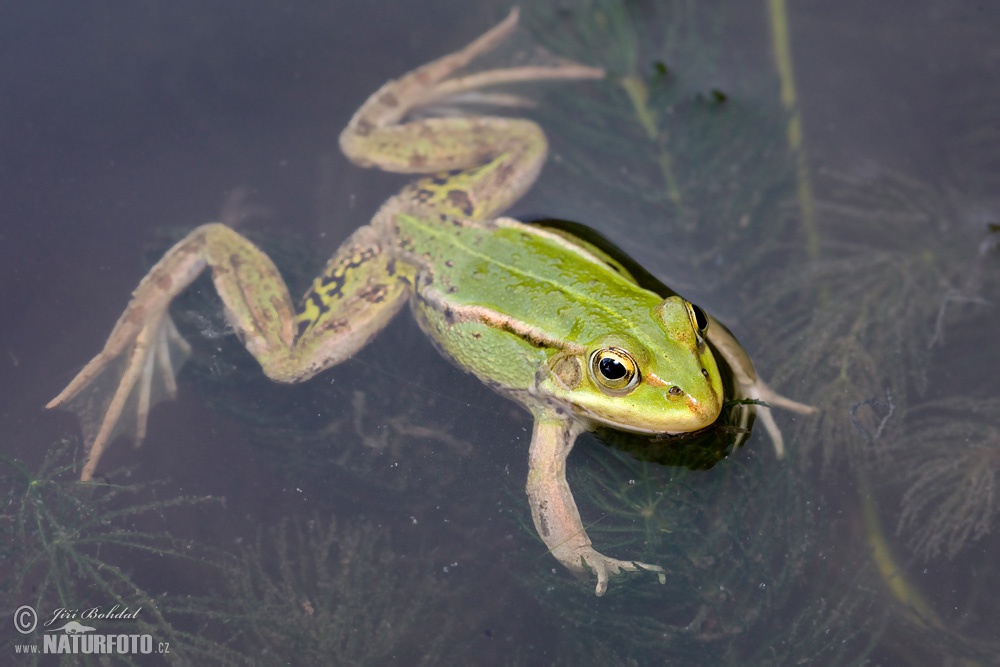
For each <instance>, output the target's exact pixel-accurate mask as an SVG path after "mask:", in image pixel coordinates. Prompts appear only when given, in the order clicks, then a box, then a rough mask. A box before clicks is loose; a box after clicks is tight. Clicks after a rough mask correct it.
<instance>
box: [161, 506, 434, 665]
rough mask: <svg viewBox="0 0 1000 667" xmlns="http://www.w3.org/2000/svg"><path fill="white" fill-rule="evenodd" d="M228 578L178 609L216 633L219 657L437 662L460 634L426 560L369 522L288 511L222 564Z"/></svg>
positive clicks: (234, 660)
mask: <svg viewBox="0 0 1000 667" xmlns="http://www.w3.org/2000/svg"><path fill="white" fill-rule="evenodd" d="M221 581H222V584H223V586H222V590H220V591H218V592H217V594H216V595H215V596H213V597H206V598H192V599H190V600H188V601H187V602H186V603H185V605H184V606H183V608H181V609H179V610H178V611H180V612H183V613H185V614H187V615H191V616H193V617H195V618H199V619H201V620H202V622H203V623H204V625H205V629H204V632H206V633H208V634H209V635H211V636H216V637H219V641H218V642H217V650H216V651H215V654H214V655H213V656H212V658H213V660H214V661H216V662H218V663H219V664H227V665H242V664H246V665H272V664H273V665H286V664H288V659H289V658H288V656H292V655H294V656H296V660H298V661H299V662H301V663H302V664H338V665H382V664H387V663H388V662H393V661H395V662H399V663H400V664H407V665H435V664H442V659H443V656H444V655H445V653H446V649H447V648H448V647H449V646H450V645H451V644H452V643H453V642H449V631H450V626H449V621H447V620H445V621H444V622H443V623H442V622H441V620H440V619H441V618H445V619H447V618H449V615H448V614H446V613H444V612H443V611H442V609H441V608H440V607H441V606H442V604H443V600H442V597H441V595H440V593H435V591H436V590H438V587H437V586H436V582H434V581H433V580H432V578H431V575H430V572H429V570H427V571H425V570H422V569H421V567H420V560H419V559H417V560H413V561H411V560H407V559H406V558H404V557H403V556H400V555H398V554H396V553H395V552H394V551H392V549H391V548H390V545H389V541H388V538H387V535H386V532H385V530H382V529H378V528H375V527H374V526H372V525H369V524H361V525H359V526H357V527H353V526H347V527H345V526H338V525H337V524H336V522H335V521H333V520H329V521H327V520H321V519H319V518H316V517H314V518H312V519H310V520H307V521H289V520H285V521H282V522H281V523H280V524H278V525H277V526H275V527H272V528H271V529H269V530H262V531H261V532H260V534H259V536H258V538H257V541H256V543H255V544H253V545H251V546H246V547H243V548H242V549H241V550H240V552H239V553H238V554H237V555H236V557H235V558H233V559H231V560H230V562H229V563H228V564H226V565H224V566H223V568H222V578H221ZM431 612H437V613H434V614H433V616H431ZM431 617H433V618H434V619H435V620H434V621H433V627H432V628H429V627H428V625H429V624H430V623H429V622H428V619H429V618H431Z"/></svg>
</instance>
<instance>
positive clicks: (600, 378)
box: [590, 347, 639, 396]
mask: <svg viewBox="0 0 1000 667" xmlns="http://www.w3.org/2000/svg"><path fill="white" fill-rule="evenodd" d="M590 375H591V376H592V377H593V378H594V381H595V382H597V384H598V386H599V387H600V388H601V389H602V390H603V391H604V392H605V393H607V394H611V395H612V396H622V395H624V394H627V393H629V392H630V391H632V390H633V389H635V388H636V386H637V385H638V384H639V369H638V368H637V367H636V364H635V359H633V358H632V355H631V354H629V353H628V352H627V351H625V350H623V349H622V348H620V347H606V348H602V349H600V350H595V351H594V353H593V354H592V355H590Z"/></svg>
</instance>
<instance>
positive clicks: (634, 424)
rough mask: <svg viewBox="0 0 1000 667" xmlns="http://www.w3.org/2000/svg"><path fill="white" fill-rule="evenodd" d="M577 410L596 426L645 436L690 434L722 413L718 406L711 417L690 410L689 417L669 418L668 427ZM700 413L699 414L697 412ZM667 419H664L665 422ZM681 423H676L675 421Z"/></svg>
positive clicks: (703, 428) (704, 426)
mask: <svg viewBox="0 0 1000 667" xmlns="http://www.w3.org/2000/svg"><path fill="white" fill-rule="evenodd" d="M577 411H578V414H579V416H581V417H583V418H584V419H587V420H589V421H591V422H592V423H593V424H594V425H596V426H601V427H605V428H611V429H615V430H617V431H625V432H627V433H636V434H638V435H646V436H674V435H690V434H692V433H697V432H699V431H703V430H705V429H708V428H711V427H712V426H713V425H714V424H715V422H716V421H717V420H718V419H719V415H720V414H722V408H721V406H719V408H718V409H717V410H715V411H714V412H715V414H714V416H712V418H711V419H706V418H705V417H704V413H705V411H704V410H701V411H697V412H696V411H691V412H690V413H689V418H688V419H684V420H678V419H677V418H676V417H674V418H672V419H670V420H669V421H671V425H670V427H666V426H665V424H656V423H654V425H651V426H646V425H644V422H645V423H649V420H642V419H634V420H621V419H615V418H614V417H612V416H610V415H607V414H602V413H600V412H597V411H595V410H591V409H587V408H585V407H583V406H577ZM699 413H701V414H699ZM666 421H667V420H664V422H666ZM677 421H680V422H681V423H679V424H677V423H676V422H677Z"/></svg>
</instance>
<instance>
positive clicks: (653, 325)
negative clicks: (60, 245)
mask: <svg viewBox="0 0 1000 667" xmlns="http://www.w3.org/2000/svg"><path fill="white" fill-rule="evenodd" d="M517 21H518V13H517V11H516V10H514V11H513V12H511V14H510V15H509V16H508V17H507V19H506V20H504V21H503V22H502V23H500V24H499V25H497V26H496V27H494V28H493V29H491V30H489V31H488V32H486V33H485V34H484V35H482V36H481V37H479V38H478V39H476V40H475V41H473V42H472V43H471V44H469V45H468V46H466V47H465V48H463V49H461V50H459V51H457V52H455V53H452V54H450V55H446V56H444V57H443V58H440V59H438V60H435V61H433V62H431V63H428V64H426V65H424V66H422V67H419V68H417V69H415V70H413V71H412V72H410V73H409V74H406V75H405V76H403V77H402V78H400V79H398V80H395V81H390V82H389V83H387V84H385V85H384V86H382V87H381V88H380V89H379V90H378V91H377V92H375V94H373V95H372V96H371V97H370V98H368V100H367V101H366V102H365V103H364V104H363V105H362V106H361V108H360V109H358V111H357V112H356V113H355V114H354V117H353V118H352V119H351V121H350V123H349V124H348V126H347V128H346V129H345V130H344V131H343V133H342V134H341V136H340V146H341V148H342V150H343V151H344V153H345V154H346V155H347V156H348V158H350V159H351V160H352V161H353V162H355V163H356V164H358V165H360V166H363V167H377V168H379V169H383V170H386V171H390V172H397V173H402V174H418V175H420V177H419V178H416V180H414V181H413V182H412V183H411V184H409V185H407V186H406V187H404V188H403V189H402V190H401V191H400V192H399V193H398V194H397V195H395V196H393V197H391V198H390V199H389V200H388V201H386V202H385V204H384V205H383V206H382V207H381V208H380V209H379V210H378V212H377V213H376V214H375V216H374V218H373V219H372V220H371V222H370V223H369V224H367V225H365V226H363V227H361V228H360V229H358V230H357V231H355V232H354V233H353V234H352V235H351V236H350V237H349V238H348V239H347V240H346V241H345V242H344V243H343V245H342V246H341V247H340V248H339V249H338V250H337V252H336V253H335V254H334V255H333V257H332V258H331V259H330V260H329V262H328V263H327V265H326V267H325V268H324V270H323V272H322V273H321V274H320V275H319V276H318V277H316V279H315V280H314V282H313V283H312V285H311V287H310V288H309V289H308V291H307V292H306V294H305V296H304V298H303V299H302V301H301V305H300V306H299V307H298V308H297V309H296V307H295V306H294V305H293V301H292V299H291V297H290V296H289V292H288V289H287V287H286V286H285V283H284V281H283V280H282V278H281V276H280V275H279V273H278V271H277V269H276V268H275V266H274V264H273V263H272V261H271V260H270V259H269V258H268V257H267V256H266V255H265V254H264V253H263V252H261V251H260V250H258V249H257V248H256V247H255V246H254V245H253V244H252V243H250V241H248V240H247V239H245V238H244V237H243V236H241V235H240V234H238V233H236V232H235V231H233V230H232V229H231V228H229V227H227V226H226V225H223V224H220V223H213V224H207V225H203V226H201V227H198V228H197V229H195V230H194V231H192V232H191V233H190V234H188V236H187V237H185V238H184V239H183V240H181V241H180V242H179V243H177V244H176V245H175V246H174V247H173V248H171V249H170V250H169V251H168V252H167V253H166V255H165V256H164V257H163V258H162V259H161V260H160V261H159V262H158V263H157V264H156V265H155V266H154V267H153V268H152V269H151V270H150V272H149V274H148V275H147V276H146V277H145V278H143V280H142V281H141V282H140V283H139V286H138V288H137V289H136V290H135V292H134V293H133V297H132V300H131V302H130V303H129V304H128V307H127V308H126V310H125V312H124V314H123V315H122V316H121V318H120V319H119V321H118V323H117V324H116V326H115V328H114V330H113V331H112V333H111V336H110V337H109V339H108V341H107V343H106V344H105V346H104V349H103V350H102V351H101V353H100V354H98V355H97V356H96V357H95V358H94V359H93V360H92V361H91V362H90V363H88V364H87V366H86V367H85V368H84V369H83V370H82V371H81V372H80V373H79V374H78V375H77V376H76V377H75V378H74V379H73V381H72V382H70V384H69V386H67V387H66V388H65V389H64V390H63V391H62V393H60V394H59V395H58V396H56V397H55V398H54V399H53V400H52V401H51V402H50V403H49V404H48V406H47V407H49V408H52V407H56V406H59V405H64V404H67V403H68V402H74V403H76V402H77V399H79V398H80V397H81V396H87V395H88V394H94V393H97V392H98V391H99V389H98V387H99V386H101V385H106V384H108V383H107V382H106V380H107V378H109V377H111V378H112V382H111V383H110V386H111V387H112V388H111V390H110V391H109V392H107V395H106V396H105V398H104V399H103V401H102V407H101V409H100V410H99V412H100V414H98V415H97V419H96V421H95V422H94V423H95V424H96V426H95V428H94V431H95V435H94V437H93V441H92V442H91V443H90V445H89V457H88V459H87V461H86V463H85V465H84V467H83V470H82V475H81V479H83V480H88V479H90V478H91V476H92V475H93V473H94V471H95V469H96V467H97V465H98V462H99V460H100V458H101V454H102V453H103V452H104V450H105V449H106V447H107V445H108V444H109V443H110V442H111V440H112V439H113V437H114V436H115V435H116V434H117V433H119V432H120V431H123V430H125V429H131V430H132V431H133V433H134V435H135V437H136V439H137V440H141V439H142V437H143V436H144V435H145V429H146V418H147V415H148V413H149V410H150V406H151V405H152V403H153V402H154V397H155V394H156V393H157V392H159V393H164V394H166V395H169V396H172V395H174V394H175V393H176V391H177V383H176V379H175V377H176V372H177V370H178V369H179V367H180V365H181V364H182V363H183V362H184V360H185V359H186V357H187V354H188V352H189V346H188V344H187V343H186V342H185V341H184V340H183V338H182V337H181V336H180V334H179V333H178V331H177V329H176V328H175V327H174V324H173V322H172V321H171V319H170V315H169V314H168V307H169V305H170V302H171V300H172V299H173V298H174V297H175V296H177V295H178V294H179V293H180V292H181V291H182V290H184V289H185V288H186V287H187V286H188V285H189V284H190V283H191V282H192V281H193V280H194V279H195V278H196V277H197V276H198V275H199V274H200V273H201V271H202V270H203V269H205V268H206V267H207V268H208V269H210V271H211V274H212V280H213V281H214V284H215V288H216V289H217V291H218V293H219V295H220V297H221V299H222V301H223V303H224V305H225V311H226V317H227V319H228V321H229V323H230V325H231V326H232V328H233V329H234V330H235V332H236V333H237V334H238V336H239V337H240V338H241V340H242V341H243V344H244V345H245V347H246V349H247V350H248V351H249V352H250V354H252V355H253V356H254V358H256V360H257V361H258V362H259V363H260V365H261V367H262V368H263V371H264V373H265V374H266V375H267V376H268V377H269V378H271V379H273V380H275V381H278V382H286V383H291V382H302V381H304V380H307V379H309V378H311V377H313V376H314V375H316V374H317V373H320V372H322V371H324V370H325V369H328V368H330V367H331V366H335V365H336V364H338V363H340V362H342V361H344V360H345V359H347V358H349V357H351V356H352V355H354V354H355V353H357V352H358V351H359V350H360V349H361V348H363V347H364V346H365V345H366V344H367V343H368V341H370V340H371V339H372V338H373V337H374V336H375V335H376V334H377V333H378V332H379V331H380V330H381V329H382V328H384V327H385V326H386V324H387V323H388V322H389V321H390V320H391V319H392V318H393V317H394V316H395V315H396V313H397V312H399V310H400V309H401V308H402V307H403V305H404V304H406V303H409V304H410V309H411V310H412V312H413V314H414V316H415V317H416V319H417V322H418V323H419V325H420V327H421V329H422V330H423V331H424V332H425V333H426V334H427V336H429V337H430V339H431V340H432V341H433V342H434V344H435V345H436V346H437V348H438V349H439V350H440V351H441V353H442V354H444V355H445V356H446V357H449V358H451V359H452V360H453V361H454V362H455V363H456V364H457V365H458V366H459V367H461V368H463V369H465V370H467V371H468V372H471V373H473V374H475V375H476V376H477V377H478V378H479V379H481V380H482V381H483V382H484V383H486V384H487V385H488V386H490V387H491V388H493V389H495V390H496V391H497V392H498V393H500V394H501V395H503V396H506V397H508V398H510V399H512V400H514V401H517V402H518V403H520V404H521V405H523V406H524V407H525V408H526V409H527V410H528V411H529V412H530V413H531V414H532V416H533V417H534V429H533V432H532V437H531V445H530V449H529V453H528V457H529V462H530V468H529V472H528V480H527V494H528V500H529V503H530V506H531V513H532V517H533V519H534V523H535V527H536V529H537V530H538V534H539V536H540V537H541V539H542V541H543V542H544V543H545V545H546V547H548V550H549V552H550V553H551V554H552V555H553V556H554V557H555V558H556V559H557V560H558V561H559V562H560V563H562V564H563V565H565V566H566V567H567V568H569V569H570V570H573V571H575V572H580V573H584V572H587V571H588V570H589V571H590V572H592V573H593V574H595V575H596V577H597V585H596V592H597V594H598V595H602V594H603V593H604V592H605V590H606V588H607V585H608V577H609V575H612V574H616V573H619V572H623V571H637V570H644V571H649V572H652V573H655V574H656V575H657V577H658V579H659V581H660V582H661V583H664V582H665V581H666V578H665V573H664V571H663V569H662V568H661V567H660V566H658V565H654V564H649V563H641V562H637V561H633V560H628V559H624V560H619V559H617V558H612V557H609V556H606V555H604V554H602V553H600V552H598V551H597V550H595V549H594V548H593V547H592V545H591V541H590V539H589V537H588V536H587V531H586V530H585V529H584V526H583V523H582V521H581V518H580V513H579V511H578V510H577V507H576V503H575V502H574V500H573V494H572V492H571V491H570V488H569V485H568V483H567V481H566V458H567V456H568V454H569V452H570V450H571V449H572V447H573V443H574V441H575V440H576V438H577V436H578V435H580V434H581V433H582V432H584V431H587V430H592V429H595V428H598V427H602V428H606V427H610V428H613V429H620V430H623V431H628V432H634V433H639V434H680V433H688V432H695V431H699V430H701V429H704V428H706V427H708V426H710V425H711V424H712V423H713V422H714V421H715V420H716V419H717V418H718V417H719V414H720V411H721V409H722V404H723V400H724V397H723V381H722V378H721V376H720V372H719V368H718V366H717V364H716V358H715V355H714V354H713V351H712V350H713V348H714V350H716V351H717V353H718V354H720V355H721V356H722V357H724V359H725V360H726V362H727V363H728V365H729V366H730V367H731V368H732V370H733V374H734V384H735V386H736V388H737V393H738V394H739V395H740V396H742V397H746V398H750V399H760V400H762V401H766V402H767V403H769V404H771V405H782V406H785V407H788V408H791V409H793V410H798V411H800V412H808V411H810V410H811V408H809V407H808V406H805V405H802V404H799V403H796V402H794V401H790V400H788V399H784V398H782V397H780V396H777V395H776V394H775V393H774V392H772V391H771V390H769V389H768V387H767V386H766V385H764V384H763V383H762V382H761V381H760V380H758V379H757V377H756V375H755V373H754V369H753V365H752V364H751V362H750V360H749V358H748V357H747V355H746V353H745V352H744V350H743V349H742V348H741V347H740V345H739V343H738V342H737V341H736V339H735V338H734V337H733V335H732V334H731V333H730V332H729V331H727V330H726V329H725V327H723V326H722V325H720V324H719V323H718V322H716V321H715V320H713V319H712V318H711V317H710V316H709V315H707V314H706V313H705V312H704V311H703V310H702V309H701V308H699V307H697V306H695V305H694V304H692V303H690V302H688V301H686V300H685V299H683V298H681V297H679V296H670V297H669V298H666V299H664V298H662V297H660V296H657V295H656V294H654V293H653V292H651V291H648V290H646V289H643V288H642V287H640V286H639V284H638V282H637V281H636V280H635V279H634V278H633V276H632V275H630V274H629V272H628V271H627V270H626V269H625V267H624V266H622V265H621V264H620V263H619V262H617V261H616V260H614V259H613V258H612V257H611V256H609V255H608V254H606V253H605V252H603V251H602V250H600V249H599V248H598V247H596V246H595V245H593V244H592V243H589V242H587V241H584V240H583V239H580V238H579V237H577V236H575V235H574V234H572V233H570V232H566V231H560V230H556V229H549V228H545V227H542V226H538V225H526V224H523V223H520V222H518V221H516V220H512V219H510V218H505V217H499V216H500V214H501V213H502V212H503V211H504V210H505V209H507V208H508V207H509V206H510V205H511V204H512V203H513V202H515V201H516V200H517V199H518V198H520V197H521V196H522V195H523V194H524V193H525V191H526V190H527V189H528V188H529V187H531V185H532V184H533V183H534V182H535V180H536V179H537V178H538V174H539V171H540V169H541V168H542V164H543V162H544V161H545V157H546V153H547V144H546V138H545V135H544V133H543V132H542V130H541V128H540V127H539V126H538V125H537V124H536V123H534V122H532V121H530V120H526V119H521V118H511V117H497V116H450V117H431V116H426V115H425V116H420V115H418V113H417V112H420V111H421V110H426V109H428V108H429V107H433V106H440V105H441V104H443V103H449V102H450V103H454V102H456V101H461V100H462V99H465V98H468V97H469V96H478V97H477V100H478V101H479V102H488V103H492V104H495V105H501V106H502V105H511V106H514V105H520V104H522V103H523V102H524V100H522V99H521V98H519V97H515V96H511V95H505V94H499V93H488V92H483V89H486V88H489V87H492V86H496V85H499V84H508V83H519V82H531V81H542V80H557V79H562V80H579V79H599V78H601V77H603V76H604V72H603V71H602V70H600V69H596V68H593V67H586V66H583V65H579V64H576V63H566V62H563V63H560V64H556V65H551V66H525V67H509V68H501V69H494V70H488V71H484V72H479V73H475V74H468V75H465V76H456V75H455V73H456V72H457V71H458V70H460V69H461V68H463V67H465V66H466V65H467V64H468V63H469V62H470V61H472V60H473V59H475V58H476V57H477V56H480V55H481V54H483V53H486V52H488V51H490V50H492V49H494V48H496V47H497V45H498V44H500V43H501V42H502V41H503V40H504V39H505V38H506V37H508V36H509V35H510V34H511V33H512V32H513V31H514V29H515V28H516V25H517ZM85 402H87V403H88V404H89V405H94V404H95V403H94V401H92V400H88V401H85ZM749 409H751V408H747V410H749ZM759 410H760V417H759V418H761V419H762V420H763V423H764V424H765V426H766V427H767V428H768V430H769V431H770V432H771V434H772V437H773V439H774V441H775V444H776V446H777V447H778V449H779V453H780V447H781V435H780V432H779V431H778V429H777V427H776V426H775V425H774V421H773V419H772V418H771V416H770V412H769V410H768V409H767V408H766V407H760V408H759ZM91 416H92V415H91Z"/></svg>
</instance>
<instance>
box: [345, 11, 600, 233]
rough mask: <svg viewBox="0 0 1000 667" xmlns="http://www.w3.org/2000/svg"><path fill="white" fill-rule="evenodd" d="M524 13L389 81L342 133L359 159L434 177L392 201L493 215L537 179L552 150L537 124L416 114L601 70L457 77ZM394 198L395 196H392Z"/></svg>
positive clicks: (517, 70)
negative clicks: (512, 86)
mask: <svg viewBox="0 0 1000 667" xmlns="http://www.w3.org/2000/svg"><path fill="white" fill-rule="evenodd" d="M517 20H518V14H517V11H516V10H515V11H513V12H511V14H510V16H508V17H507V19H506V20H504V21H503V22H502V23H500V24H499V25H497V26H496V27H494V28H493V29H491V30H490V31H488V32H487V33H485V34H484V35H482V36H481V37H479V38H478V39H476V40H475V41H473V42H472V43H471V44H469V45H468V46H466V47H465V48H463V49H460V50H459V51H456V52H455V53H452V54H449V55H447V56H444V57H443V58H440V59H438V60H435V61H433V62H430V63H428V64H426V65H424V66H422V67H420V68H418V69H416V70H414V71H412V72H410V73H409V74H407V75H405V76H403V77H402V78H400V79H398V80H395V81H390V82H389V83H387V84H385V85H384V86H382V88H380V89H379V90H378V91H377V92H375V93H374V94H373V95H372V96H371V97H369V98H368V100H367V101H366V102H365V103H364V104H363V105H362V106H361V108H360V109H358V111H357V113H355V114H354V117H353V118H352V119H351V121H350V123H349V124H348V126H347V128H345V129H344V131H343V133H342V134H341V135H340V146H341V149H342V150H343V151H344V154H345V155H347V157H348V158H350V159H351V160H352V161H353V162H355V163H356V164H358V165H361V166H366V167H378V168H380V169H383V170H385V171H391V172H395V173H404V174H429V175H431V176H430V177H429V178H424V179H421V180H420V181H418V182H417V183H415V184H413V185H412V186H410V187H409V188H407V189H406V190H404V192H403V193H401V195H400V197H399V198H398V199H397V200H396V201H395V202H392V203H393V204H394V205H396V206H399V205H400V204H401V205H402V206H403V207H407V208H409V209H410V210H424V211H429V212H432V213H434V214H436V215H441V214H444V215H450V216H453V217H458V218H468V219H486V218H489V217H492V216H493V215H495V214H497V213H499V212H500V211H502V210H504V209H506V208H507V207H508V206H509V205H510V204H511V203H513V202H514V201H516V200H517V199H518V198H520V197H521V195H522V194H523V193H524V192H525V191H526V190H527V189H528V188H529V187H530V186H531V185H532V184H533V183H534V181H535V179H536V178H537V176H538V172H539V170H540V169H541V166H542V164H543V162H544V161H545V156H546V153H547V143H546V140H545V135H544V134H543V132H542V130H541V128H539V127H538V125H536V124H535V123H533V122H532V121H529V120H526V119H517V118H503V117H495V116H483V117H449V118H411V119H408V118H407V117H408V116H410V115H412V113H413V112H415V111H418V110H420V109H424V108H427V107H429V106H433V105H438V104H441V103H446V102H449V101H453V102H456V103H460V102H461V101H462V97H463V96H468V95H470V94H472V93H476V92H478V91H480V90H482V89H484V88H488V87H491V86H497V85H501V84H509V83H517V82H531V81H542V80H552V79H594V78H600V77H603V76H604V72H603V70H600V69H597V68H593V67H586V66H583V65H578V64H561V65H554V66H538V67H511V68H504V69H494V70H488V71H484V72H479V73H476V74H470V75H468V76H464V77H455V78H449V77H451V75H453V74H454V73H455V72H456V71H457V70H459V69H461V68H462V67H465V66H466V65H468V64H469V63H470V62H471V61H472V60H473V59H475V58H476V57H478V56H480V55H481V54H483V53H486V52H488V51H490V50H492V49H494V48H496V46H497V45H498V44H500V43H501V42H502V41H503V40H504V39H506V38H507V37H508V36H509V35H510V34H511V33H512V32H513V31H514V29H515V28H516V27H517ZM477 101H486V102H491V103H499V104H506V105H516V104H518V103H520V102H521V101H522V100H521V98H519V97H514V96H509V95H508V96H505V95H490V94H480V97H479V99H478V100H477ZM391 201H392V200H391Z"/></svg>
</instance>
